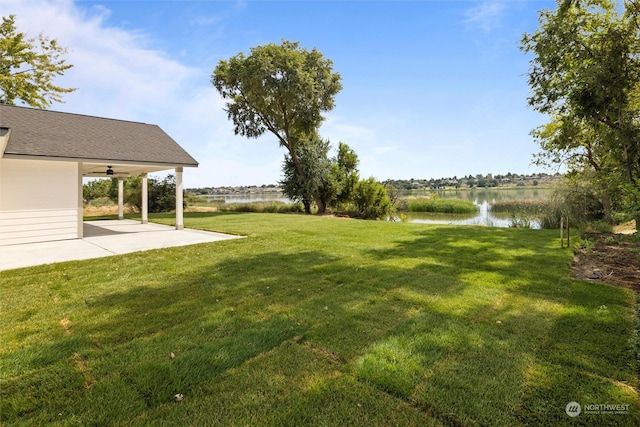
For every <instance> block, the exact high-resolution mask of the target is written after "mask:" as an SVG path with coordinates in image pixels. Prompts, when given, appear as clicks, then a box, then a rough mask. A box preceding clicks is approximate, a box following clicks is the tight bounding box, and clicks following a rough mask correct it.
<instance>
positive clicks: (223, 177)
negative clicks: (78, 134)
mask: <svg viewBox="0 0 640 427" xmlns="http://www.w3.org/2000/svg"><path fill="white" fill-rule="evenodd" d="M106 5H107V6H106V7H104V6H99V7H91V8H85V7H84V5H83V4H82V3H79V4H74V2H73V1H71V0H30V1H29V2H24V1H21V0H2V9H3V15H9V14H15V15H16V26H17V27H18V31H21V32H25V33H27V34H28V35H30V36H32V37H35V36H37V34H39V33H43V34H44V35H45V36H48V37H51V38H54V39H56V40H57V41H58V42H59V43H60V44H61V45H62V46H66V47H67V49H68V54H67V55H66V59H67V62H68V63H70V64H73V66H74V67H73V68H71V69H70V70H68V71H67V72H66V73H65V75H64V76H63V77H61V78H59V79H58V80H56V84H59V85H61V86H65V87H76V88H78V90H77V91H76V92H73V93H71V94H67V95H65V97H64V100H65V103H64V104H54V105H53V106H52V107H51V109H53V110H57V111H67V112H73V113H80V114H88V115H96V116H103V117H111V118H117V119H123V120H133V121H142V122H146V123H153V124H158V125H159V126H160V127H161V128H162V129H164V130H165V131H166V132H167V133H168V134H169V135H170V136H171V137H173V138H174V139H175V140H176V141H178V143H179V144H180V145H182V146H183V147H184V148H185V149H186V150H187V151H188V152H189V153H190V154H191V155H192V156H193V157H195V158H196V160H198V161H199V162H200V166H199V168H198V169H197V170H194V169H187V170H186V171H185V185H186V186H187V187H204V186H220V185H249V184H261V183H264V182H265V181H271V182H276V181H277V180H278V179H279V176H280V170H281V162H282V152H281V151H280V150H279V149H278V146H277V144H276V143H275V142H274V141H269V140H260V141H256V140H247V139H246V138H241V137H238V136H235V135H234V134H233V128H232V126H231V124H230V122H229V121H228V119H227V117H226V113H225V112H224V111H223V107H224V103H223V101H222V99H221V98H220V96H219V95H218V94H217V92H215V90H214V89H213V87H212V86H211V83H210V82H209V73H210V70H201V69H197V68H193V67H189V66H187V65H185V64H183V63H181V62H179V61H178V60H175V59H172V58H170V57H169V55H168V53H167V52H164V51H163V50H162V46H154V41H153V40H152V39H151V38H150V37H149V36H148V35H147V34H145V32H144V31H142V30H124V29H122V28H117V27H112V26H109V25H107V23H106V20H107V18H108V17H109V16H110V11H109V10H108V3H106ZM209 24H210V22H209ZM211 66H213V64H211ZM263 139H266V138H263Z"/></svg>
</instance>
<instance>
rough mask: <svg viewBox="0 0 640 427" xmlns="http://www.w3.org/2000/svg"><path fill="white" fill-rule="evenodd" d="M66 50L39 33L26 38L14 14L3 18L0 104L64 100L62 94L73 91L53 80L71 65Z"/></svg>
mask: <svg viewBox="0 0 640 427" xmlns="http://www.w3.org/2000/svg"><path fill="white" fill-rule="evenodd" d="M66 53H67V51H66V49H65V48H63V47H61V46H60V45H58V42H57V41H56V40H55V39H51V38H48V37H45V36H44V35H42V34H40V35H39V36H38V39H37V41H36V39H34V38H29V37H27V35H26V34H24V33H20V32H18V31H17V29H16V25H15V15H9V17H8V18H6V17H3V18H2V24H1V25H0V103H2V104H9V105H15V101H16V100H21V101H23V102H24V103H26V104H28V105H30V106H32V107H37V108H47V107H49V106H50V105H51V104H52V103H53V102H63V101H62V95H63V94H65V93H69V92H73V91H74V90H76V89H74V88H64V87H61V86H57V85H55V84H54V83H53V81H54V79H55V78H56V77H57V76H61V75H63V74H64V72H65V71H66V70H68V69H69V68H71V67H73V65H71V64H67V63H66V60H65V59H64V58H63V55H65V54H66Z"/></svg>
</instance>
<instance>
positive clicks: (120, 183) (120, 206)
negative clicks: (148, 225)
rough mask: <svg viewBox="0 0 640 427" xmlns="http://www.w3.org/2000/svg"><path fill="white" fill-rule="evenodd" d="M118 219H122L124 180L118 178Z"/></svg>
mask: <svg viewBox="0 0 640 427" xmlns="http://www.w3.org/2000/svg"><path fill="white" fill-rule="evenodd" d="M118 219H124V180H123V179H122V178H118Z"/></svg>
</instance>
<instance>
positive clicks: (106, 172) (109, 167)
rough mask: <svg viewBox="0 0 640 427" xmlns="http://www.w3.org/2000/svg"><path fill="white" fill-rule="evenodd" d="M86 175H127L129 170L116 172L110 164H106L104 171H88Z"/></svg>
mask: <svg viewBox="0 0 640 427" xmlns="http://www.w3.org/2000/svg"><path fill="white" fill-rule="evenodd" d="M88 175H99V176H128V175H129V172H116V171H114V170H113V167H112V166H107V170H106V171H104V172H89V173H88Z"/></svg>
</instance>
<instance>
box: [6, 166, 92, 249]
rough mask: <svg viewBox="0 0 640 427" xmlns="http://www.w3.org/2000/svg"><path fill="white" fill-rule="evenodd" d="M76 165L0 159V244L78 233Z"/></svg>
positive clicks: (43, 239) (56, 238)
mask: <svg viewBox="0 0 640 427" xmlns="http://www.w3.org/2000/svg"><path fill="white" fill-rule="evenodd" d="M79 167H80V165H79V164H78V163H75V162H54V161H34V160H16V159H0V245H13V244H20V243H32V242H46V241H51V240H63V239H76V238H78V237H81V236H79V234H78V233H79V230H81V229H82V228H81V225H82V217H81V215H82V211H81V209H79V200H81V195H79V192H80V191H81V190H80V186H79V185H78V181H79V179H78V176H79ZM79 224H80V225H79Z"/></svg>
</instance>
